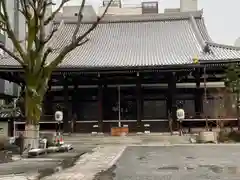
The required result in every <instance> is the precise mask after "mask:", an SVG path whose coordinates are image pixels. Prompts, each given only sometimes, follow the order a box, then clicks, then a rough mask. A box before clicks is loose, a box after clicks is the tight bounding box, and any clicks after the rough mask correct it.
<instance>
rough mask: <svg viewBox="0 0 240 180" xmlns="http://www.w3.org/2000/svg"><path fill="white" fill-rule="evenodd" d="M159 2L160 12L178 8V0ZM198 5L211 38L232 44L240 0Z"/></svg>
mask: <svg viewBox="0 0 240 180" xmlns="http://www.w3.org/2000/svg"><path fill="white" fill-rule="evenodd" d="M56 1H58V2H59V1H60V0H56ZM88 1H89V3H90V4H92V5H93V6H94V8H95V9H98V7H99V5H100V4H101V0H88ZM124 1H128V3H129V1H131V2H132V4H139V2H141V0H124ZM142 1H143V0H142ZM148 1H149V0H148ZM78 2H80V0H72V2H71V3H69V5H77V4H79V3H78ZM159 4H160V12H163V10H164V9H165V8H178V7H179V6H180V0H159ZM198 7H199V9H203V12H204V18H205V22H206V26H207V29H208V31H209V34H210V36H211V37H212V39H213V40H214V41H215V42H217V43H224V44H230V45H233V44H234V42H235V40H236V39H237V38H238V37H240V0H198Z"/></svg>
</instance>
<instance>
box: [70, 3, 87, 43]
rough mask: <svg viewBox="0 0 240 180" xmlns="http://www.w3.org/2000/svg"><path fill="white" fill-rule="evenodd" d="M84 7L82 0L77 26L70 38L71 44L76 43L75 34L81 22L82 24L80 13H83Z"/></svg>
mask: <svg viewBox="0 0 240 180" xmlns="http://www.w3.org/2000/svg"><path fill="white" fill-rule="evenodd" d="M84 5H85V0H82V4H81V7H80V9H79V11H78V20H77V26H76V28H75V31H74V33H73V36H72V43H76V41H77V33H78V31H79V29H80V25H81V22H82V18H83V14H82V13H83V9H84Z"/></svg>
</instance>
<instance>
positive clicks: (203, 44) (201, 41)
mask: <svg viewBox="0 0 240 180" xmlns="http://www.w3.org/2000/svg"><path fill="white" fill-rule="evenodd" d="M189 21H190V24H191V25H192V29H193V31H194V34H195V36H196V38H197V41H198V42H199V44H200V46H201V48H202V51H204V49H205V48H206V45H207V44H206V42H205V41H204V39H203V37H202V35H201V32H200V30H199V28H198V26H197V23H196V20H195V18H194V17H193V16H192V15H191V14H190V17H189Z"/></svg>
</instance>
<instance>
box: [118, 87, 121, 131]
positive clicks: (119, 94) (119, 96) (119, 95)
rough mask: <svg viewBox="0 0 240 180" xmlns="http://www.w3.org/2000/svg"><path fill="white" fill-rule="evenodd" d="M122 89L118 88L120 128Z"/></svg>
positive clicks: (119, 124)
mask: <svg viewBox="0 0 240 180" xmlns="http://www.w3.org/2000/svg"><path fill="white" fill-rule="evenodd" d="M120 91H121V88H120V86H118V127H121V99H120V98H121V93H120Z"/></svg>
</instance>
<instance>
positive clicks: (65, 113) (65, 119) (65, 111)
mask: <svg viewBox="0 0 240 180" xmlns="http://www.w3.org/2000/svg"><path fill="white" fill-rule="evenodd" d="M63 98H64V109H63V132H64V133H69V130H70V127H69V122H68V121H69V118H68V78H67V77H64V81H63Z"/></svg>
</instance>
